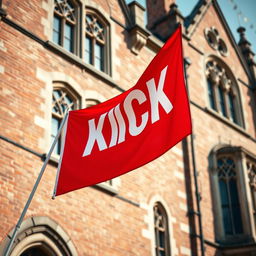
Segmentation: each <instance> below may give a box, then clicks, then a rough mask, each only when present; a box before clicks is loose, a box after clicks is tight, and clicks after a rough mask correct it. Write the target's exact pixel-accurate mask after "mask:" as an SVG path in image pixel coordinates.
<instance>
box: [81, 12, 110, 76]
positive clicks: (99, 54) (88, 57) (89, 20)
mask: <svg viewBox="0 0 256 256" xmlns="http://www.w3.org/2000/svg"><path fill="white" fill-rule="evenodd" d="M85 20H86V33H85V56H84V58H85V61H86V63H90V64H92V65H94V66H95V68H97V69H98V70H101V71H104V70H105V68H104V51H105V42H106V38H105V37H106V32H105V30H106V28H105V27H104V25H103V24H102V22H101V21H100V20H99V19H98V17H97V16H96V15H95V14H92V13H89V14H87V15H86V19H85Z"/></svg>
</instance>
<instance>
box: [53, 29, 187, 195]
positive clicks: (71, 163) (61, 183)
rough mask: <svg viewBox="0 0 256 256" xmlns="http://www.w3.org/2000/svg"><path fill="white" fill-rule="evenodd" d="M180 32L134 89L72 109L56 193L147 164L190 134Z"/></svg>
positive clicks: (112, 176)
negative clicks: (97, 103)
mask: <svg viewBox="0 0 256 256" xmlns="http://www.w3.org/2000/svg"><path fill="white" fill-rule="evenodd" d="M181 36H182V35H181V28H180V27H179V28H178V29H177V30H176V31H175V32H174V33H173V35H172V36H171V38H170V39H169V40H168V41H167V42H166V44H165V45H164V46H163V47H162V49H161V50H160V51H159V53H158V54H157V55H156V56H155V58H154V59H153V60H152V62H151V63H150V64H149V66H148V67H147V69H146V70H145V72H144V73H143V74H142V76H141V77H140V79H139V80H138V82H137V84H136V85H135V86H134V87H132V88H131V89H129V90H128V91H126V92H124V93H122V94H120V95H119V96H117V97H115V98H113V99H110V100H108V101H106V102H104V103H101V104H99V105H95V106H93V107H90V108H88V109H82V110H75V111H70V112H69V116H68V121H67V124H66V135H65V141H64V147H63V151H62V154H61V161H60V162H59V179H58V185H57V191H56V195H61V194H64V193H67V192H69V191H72V190H76V189H79V188H82V187H86V186H90V185H94V184H97V183H100V182H103V181H106V180H109V179H112V178H114V177H117V176H119V175H122V174H124V173H126V172H129V171H131V170H134V169H136V168H138V167H140V166H142V165H145V164H146V163H148V162H150V161H152V160H154V159H155V158H157V157H159V156H160V155H162V154H163V153H165V152H166V151H167V150H168V149H170V148H171V147H173V146H174V145H175V144H177V143H178V142H179V141H181V140H182V139H183V138H184V137H185V136H187V135H189V134H190V133H191V118H190V110H189V102H188V97H187V94H186V88H185V83H184V74H183V56H182V39H181Z"/></svg>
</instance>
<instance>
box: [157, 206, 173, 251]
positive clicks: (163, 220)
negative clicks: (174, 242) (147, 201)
mask: <svg viewBox="0 0 256 256" xmlns="http://www.w3.org/2000/svg"><path fill="white" fill-rule="evenodd" d="M154 226H155V250H156V255H158V256H161V255H166V256H168V255H170V248H169V243H170V241H169V231H168V219H167V215H166V212H165V210H164V208H163V206H162V205H161V204H160V203H157V204H155V206H154Z"/></svg>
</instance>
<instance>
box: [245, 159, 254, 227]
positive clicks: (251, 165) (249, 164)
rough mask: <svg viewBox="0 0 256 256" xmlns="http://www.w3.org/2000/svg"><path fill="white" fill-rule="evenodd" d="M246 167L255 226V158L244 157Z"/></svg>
mask: <svg viewBox="0 0 256 256" xmlns="http://www.w3.org/2000/svg"><path fill="white" fill-rule="evenodd" d="M246 169H247V174H248V180H249V188H250V192H251V198H252V212H253V219H254V225H255V227H256V159H254V160H253V159H252V158H247V159H246Z"/></svg>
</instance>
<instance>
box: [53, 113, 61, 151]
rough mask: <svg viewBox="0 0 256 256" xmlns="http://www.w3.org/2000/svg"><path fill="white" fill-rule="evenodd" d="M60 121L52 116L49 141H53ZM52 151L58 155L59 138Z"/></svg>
mask: <svg viewBox="0 0 256 256" xmlns="http://www.w3.org/2000/svg"><path fill="white" fill-rule="evenodd" d="M59 125H60V121H59V120H58V119H57V118H54V117H53V118H52V133H51V143H53V141H54V139H55V137H56V135H57V133H58V130H59ZM53 153H54V154H56V155H58V154H60V139H59V140H58V141H57V143H56V146H55V148H54V150H53Z"/></svg>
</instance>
